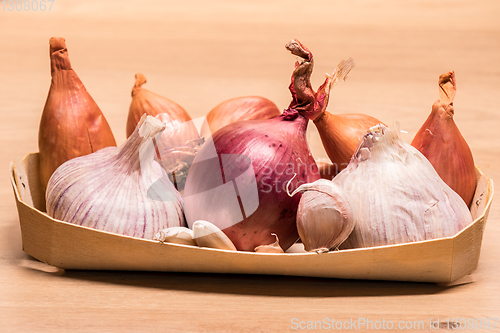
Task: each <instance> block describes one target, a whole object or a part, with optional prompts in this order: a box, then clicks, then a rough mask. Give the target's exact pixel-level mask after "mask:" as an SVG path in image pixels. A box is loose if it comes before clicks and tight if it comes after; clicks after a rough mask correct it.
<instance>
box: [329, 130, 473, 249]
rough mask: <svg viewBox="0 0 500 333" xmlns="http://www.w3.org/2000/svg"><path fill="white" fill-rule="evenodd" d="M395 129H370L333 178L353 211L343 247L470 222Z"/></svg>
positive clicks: (440, 232)
mask: <svg viewBox="0 0 500 333" xmlns="http://www.w3.org/2000/svg"><path fill="white" fill-rule="evenodd" d="M398 132H399V131H398V130H395V129H391V128H389V127H386V126H384V125H382V124H379V125H376V126H373V127H372V128H370V130H369V131H368V132H367V134H365V135H364V136H363V138H362V140H361V142H360V144H359V146H358V149H357V150H356V152H355V153H354V155H353V157H352V159H351V161H350V163H349V165H348V166H347V168H346V169H344V170H342V171H341V172H340V173H339V174H338V175H337V176H336V177H335V178H333V182H334V183H336V184H338V185H339V186H340V187H341V188H343V189H344V191H346V192H347V193H348V195H349V197H350V198H351V203H352V205H353V206H354V209H355V211H356V213H355V214H356V215H355V217H356V226H355V227H354V230H353V232H352V233H351V235H350V236H349V238H348V239H347V240H346V241H345V242H344V243H343V244H342V246H341V248H358V247H371V246H379V245H389V244H399V243H407V242H417V241H423V240H429V239H435V238H441V237H449V236H453V235H455V234H456V233H458V232H459V231H460V230H462V229H463V228H465V227H466V226H467V225H469V224H470V223H471V222H472V217H471V214H470V212H469V209H468V208H467V206H466V205H465V203H464V201H463V200H462V199H461V198H460V196H459V195H458V194H457V193H456V192H454V191H453V190H452V189H451V188H450V187H449V186H448V185H446V183H445V182H444V181H443V180H442V179H441V178H440V177H439V175H438V174H437V172H436V171H435V170H434V168H433V167H432V165H431V163H430V162H429V161H428V160H427V159H426V158H425V156H424V155H422V154H421V153H420V152H419V151H418V150H417V149H415V148H414V147H412V146H411V145H410V144H407V143H406V142H404V141H403V140H402V139H401V138H400V137H399V134H398Z"/></svg>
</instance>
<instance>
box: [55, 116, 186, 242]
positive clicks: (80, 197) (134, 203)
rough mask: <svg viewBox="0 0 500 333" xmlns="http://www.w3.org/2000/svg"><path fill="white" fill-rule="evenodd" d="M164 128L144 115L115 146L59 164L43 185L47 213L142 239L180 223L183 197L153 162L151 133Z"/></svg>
mask: <svg viewBox="0 0 500 333" xmlns="http://www.w3.org/2000/svg"><path fill="white" fill-rule="evenodd" d="M164 128H165V125H164V124H163V123H162V122H161V121H160V120H158V119H155V118H154V117H152V116H147V115H143V117H142V118H141V120H140V121H139V123H138V125H137V127H136V129H135V131H134V132H133V133H132V135H130V136H129V137H128V139H127V140H126V141H125V142H124V143H123V144H122V145H121V146H120V147H108V148H104V149H101V150H98V151H96V152H94V153H92V154H89V155H85V156H81V157H77V158H74V159H71V160H69V161H67V162H65V163H64V164H62V165H61V166H60V167H59V168H57V169H56V171H55V172H54V173H53V175H52V177H51V178H50V180H49V183H48V186H47V192H46V202H47V213H48V215H50V216H51V217H53V218H55V219H59V220H62V221H65V222H69V223H74V224H78V225H81V226H85V227H90V228H95V229H99V230H103V231H107V232H112V233H117V234H122V235H126V236H131V237H138V238H145V239H153V238H154V236H155V235H156V234H157V233H158V232H160V231H161V230H163V229H166V228H169V227H179V226H180V227H185V226H186V222H185V220H184V215H183V209H182V206H183V200H182V197H181V195H180V193H179V192H178V191H177V190H176V189H175V187H174V185H173V184H172V182H171V181H170V180H169V179H168V176H167V175H166V173H165V171H164V170H163V168H162V167H161V166H160V164H159V163H158V162H157V160H156V150H155V147H154V144H153V137H155V136H156V135H159V134H160V133H161V131H162V130H163V129H164Z"/></svg>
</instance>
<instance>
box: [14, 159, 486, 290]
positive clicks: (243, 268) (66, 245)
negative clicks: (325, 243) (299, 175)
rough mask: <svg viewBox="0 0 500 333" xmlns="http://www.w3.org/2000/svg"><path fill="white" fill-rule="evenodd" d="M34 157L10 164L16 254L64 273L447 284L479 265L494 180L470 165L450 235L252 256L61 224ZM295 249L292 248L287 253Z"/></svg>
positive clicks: (37, 160) (246, 253)
mask: <svg viewBox="0 0 500 333" xmlns="http://www.w3.org/2000/svg"><path fill="white" fill-rule="evenodd" d="M38 170H39V159H38V153H33V154H29V155H27V156H26V157H24V158H23V159H22V160H19V161H16V162H12V163H11V181H12V186H13V189H14V194H15V199H16V204H17V210H18V213H19V220H20V223H21V234H22V244H23V250H24V251H25V252H26V253H28V254H29V255H31V256H33V257H34V258H36V259H38V260H40V261H42V262H45V263H47V264H49V265H52V266H56V267H59V268H63V269H79V270H134V271H165V272H168V271H169V272H205V273H239V274H272V275H293V276H310V277H323V278H342V279H373V280H397V281H418V282H436V283H450V282H453V281H456V280H457V279H459V278H461V277H464V276H466V275H468V274H470V273H472V272H473V271H474V270H475V269H476V268H477V266H478V262H479V253H480V250H481V242H482V238H483V232H484V227H485V224H486V219H487V217H488V213H489V210H490V206H491V202H492V199H493V182H492V180H490V179H489V178H488V177H486V176H485V175H484V174H482V173H481V171H480V170H479V168H477V172H476V174H477V188H476V193H475V196H474V200H473V205H472V208H471V213H472V217H473V219H474V222H473V223H472V224H471V225H469V226H468V227H467V228H465V229H464V230H462V231H461V232H459V233H458V234H457V235H455V236H454V237H447V238H441V239H435V240H429V241H422V242H415V243H407V244H400V245H389V246H379V247H372V248H362V249H353V250H342V251H330V252H327V253H321V254H317V253H285V254H273V253H253V252H242V251H241V252H239V251H227V250H218V249H210V248H204V247H195V246H189V245H178V244H168V243H164V244H162V243H159V242H157V241H152V240H145V239H139V238H133V237H127V236H121V235H117V234H112V233H108V232H104V231H99V230H95V229H91V228H87V227H82V226H78V225H74V224H71V223H66V222H63V221H59V220H56V219H53V218H51V217H50V216H48V215H47V214H46V213H44V212H43V211H44V210H45V198H44V193H42V191H41V184H40V180H39V174H38ZM294 248H295V246H293V247H292V251H293V249H294Z"/></svg>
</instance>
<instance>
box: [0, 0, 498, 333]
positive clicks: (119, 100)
mask: <svg viewBox="0 0 500 333" xmlns="http://www.w3.org/2000/svg"><path fill="white" fill-rule="evenodd" d="M13 3H14V5H15V4H16V1H14V2H13ZM401 3H402V2H400V1H397V0H389V1H382V0H374V1H361V0H355V1H345V2H340V1H327V0H324V1H309V2H303V1H300V2H299V1H290V0H289V1H279V2H278V1H260V0H254V1H229V0H226V1H221V0H214V1H210V2H203V1H200V0H188V1H182V2H181V1H159V0H154V1H142V2H139V1H118V0H110V1H105V2H104V1H97V0H87V1H79V2H78V4H77V2H76V1H74V2H70V1H69V0H55V1H53V3H52V8H51V10H50V11H48V7H49V6H50V4H51V3H50V2H47V9H46V10H45V11H44V12H42V11H41V10H38V11H33V10H31V11H26V7H24V8H23V9H22V10H20V11H17V10H13V11H9V10H8V9H9V8H10V9H12V7H11V4H10V3H9V2H8V1H7V3H6V5H5V6H6V7H5V9H4V7H2V6H3V2H2V3H0V82H2V85H1V89H0V112H1V115H2V121H1V122H0V128H1V130H0V138H1V141H0V145H1V146H0V147H1V150H0V161H1V163H2V168H1V170H2V172H1V173H0V182H1V186H0V199H1V200H0V205H1V209H0V332H70V331H71V332H287V331H304V330H305V329H306V328H307V324H308V322H311V323H312V322H313V321H321V322H323V325H324V322H325V321H326V322H328V321H329V322H330V323H331V320H332V319H333V320H341V321H343V322H345V321H348V322H350V321H353V323H354V324H355V326H353V327H350V328H351V329H352V330H354V329H355V328H356V329H357V331H372V330H376V326H377V325H378V326H380V325H386V327H388V325H389V324H388V323H389V322H391V323H392V324H393V325H394V327H396V326H397V325H398V324H399V323H400V322H402V323H404V325H406V326H407V328H410V327H411V326H413V327H414V328H415V330H417V329H416V327H415V326H416V325H418V323H419V322H421V323H422V324H424V325H425V327H424V326H421V327H419V328H420V329H419V330H418V331H422V332H426V331H433V330H431V329H430V323H431V321H436V320H439V321H440V323H441V326H440V327H441V329H445V328H446V326H447V325H446V320H451V319H452V318H456V319H458V320H460V319H461V318H463V319H462V325H464V323H465V322H464V320H467V322H468V323H469V320H473V321H474V322H475V323H481V322H483V324H484V323H486V322H488V321H489V322H490V323H491V326H493V323H494V321H495V320H496V319H493V318H500V300H499V294H500V288H499V282H498V279H499V276H500V265H499V261H498V258H499V256H500V251H499V249H500V243H499V242H498V238H500V221H499V219H500V216H499V214H500V208H498V207H499V206H498V205H496V203H495V202H493V205H492V209H491V212H490V215H489V219H488V222H487V224H486V230H485V234H484V238H483V245H482V250H481V258H480V262H479V268H478V269H477V270H476V271H475V272H474V273H473V274H471V275H470V276H469V277H467V278H466V279H464V280H462V281H461V283H459V284H457V285H453V286H442V285H436V284H425V283H406V282H384V281H350V280H335V279H332V280H329V279H313V278H298V277H279V276H232V275H213V274H186V273H142V272H129V273H123V272H94V271H89V272H85V271H83V272H82V271H61V270H58V269H56V268H54V267H51V266H47V265H45V264H42V263H39V262H36V261H34V260H32V259H30V258H29V257H28V256H27V255H26V254H25V253H23V251H22V245H21V234H20V228H19V220H18V216H17V211H16V207H15V203H14V197H13V192H12V188H11V185H10V181H9V172H8V170H9V163H10V161H13V160H15V159H17V158H21V157H23V156H24V155H25V154H27V153H30V152H35V151H37V150H38V146H37V135H38V134H37V133H38V122H39V120H40V115H41V112H42V109H43V105H44V102H45V99H46V97H47V91H48V88H49V84H50V69H49V68H50V67H49V52H48V40H49V38H50V37H51V36H62V37H64V38H66V42H67V46H68V50H69V55H70V58H71V61H72V65H73V68H74V69H75V71H76V72H77V73H78V75H79V76H80V78H81V79H82V81H83V82H84V84H85V85H86V87H87V89H88V91H89V92H90V93H91V95H92V96H93V97H94V99H95V100H96V102H97V103H98V105H99V106H100V107H101V109H102V111H103V113H104V114H105V116H106V117H107V119H108V121H109V123H110V124H111V127H112V130H113V131H114V134H115V137H116V138H117V141H118V142H119V143H121V142H123V141H124V139H125V122H126V116H127V112H128V106H129V103H130V91H131V88H132V86H133V83H134V74H135V73H137V72H142V73H143V74H144V75H146V77H147V78H148V83H147V84H146V85H145V86H144V87H145V88H147V89H150V90H152V91H155V92H157V93H159V94H162V95H164V96H166V97H168V98H170V99H173V100H175V101H177V102H178V103H179V104H181V105H182V106H184V108H185V109H186V110H188V112H189V113H190V114H191V116H192V117H193V118H196V117H202V116H204V115H205V114H206V113H207V112H208V111H209V110H210V109H211V108H212V107H213V106H215V105H216V104H218V103H219V102H221V101H223V100H225V99H228V98H231V97H236V96H244V95H262V96H265V97H267V98H269V99H271V100H273V101H274V102H275V103H276V104H277V105H278V106H279V107H280V108H281V109H284V108H286V107H287V106H288V103H289V101H290V95H289V92H288V84H289V79H290V75H291V72H292V70H293V65H294V61H295V57H294V56H292V55H290V54H289V53H288V51H286V50H285V48H284V45H285V44H286V43H287V42H288V41H289V40H290V39H291V38H298V39H299V40H300V41H302V42H303V43H304V44H305V45H306V46H308V47H309V48H310V49H311V50H312V52H313V53H314V56H315V70H314V73H313V78H312V81H313V86H314V87H318V85H319V83H320V82H322V80H323V78H324V73H327V72H330V73H331V72H332V71H333V69H334V68H335V66H336V65H337V63H338V62H339V61H340V60H342V59H345V58H348V57H353V58H354V59H355V61H356V62H357V66H356V68H355V69H354V70H353V71H352V72H351V75H350V76H349V79H348V80H347V81H346V82H344V83H341V84H339V85H338V86H336V87H335V88H334V90H333V91H332V97H331V101H330V106H329V110H330V111H331V112H336V113H347V112H362V113H368V114H370V115H372V116H375V117H377V118H379V119H381V120H383V121H384V122H386V123H388V124H393V123H395V122H396V121H398V122H399V123H400V125H401V128H402V129H403V130H405V131H407V132H408V133H407V134H403V138H404V139H405V140H406V141H407V142H409V141H411V139H412V137H413V135H414V134H415V133H416V131H417V130H418V128H419V127H420V126H421V124H422V123H423V121H424V120H425V118H426V117H427V115H428V113H429V112H430V108H431V105H432V103H433V102H434V101H435V100H436V99H437V98H438V89H437V79H438V76H439V75H440V74H442V73H445V72H447V71H450V70H454V71H455V73H456V77H457V87H458V92H457V96H456V99H455V121H456V123H457V124H458V126H459V128H460V130H461V132H462V134H463V135H464V137H465V138H466V139H467V141H468V143H469V145H470V147H471V149H472V151H473V154H474V158H475V161H476V164H477V165H478V166H480V168H481V169H482V171H483V172H484V173H485V174H486V175H488V176H489V177H490V178H492V179H493V180H496V179H500V177H499V176H500V167H499V166H498V164H499V162H500V141H499V140H497V139H496V138H495V135H496V133H497V132H498V129H499V128H500V107H499V93H500V65H499V63H500V24H499V20H498V15H499V14H500V2H498V1H496V0H490V1H466V0H462V1H451V0H446V1H416V0H415V1H413V0H412V1H405V2H404V5H402V4H401ZM28 9H29V8H28ZM308 137H309V140H310V146H311V150H312V152H313V154H314V155H315V156H316V157H318V158H319V157H325V156H326V155H325V153H324V151H323V149H322V147H321V144H320V141H319V140H318V136H317V133H316V132H315V128H314V126H312V125H311V126H309V134H308ZM470 318H472V319H470ZM363 321H364V322H366V324H362V323H363ZM370 322H372V324H370ZM356 324H357V326H356ZM369 325H372V326H373V327H372V328H373V329H371V327H370V326H369ZM301 327H302V328H301ZM380 327H382V326H380ZM470 327H471V326H469V327H467V328H470ZM325 328H326V326H323V330H324V329H325ZM462 328H466V327H465V326H462ZM495 330H496V331H500V320H499V321H498V322H496V326H495V329H493V327H491V328H490V329H488V330H487V329H483V331H485V332H486V331H488V332H489V331H495ZM307 331H314V330H313V329H308V330H307ZM378 331H384V330H383V329H382V328H381V329H379V330H378ZM407 331H410V329H408V330H407ZM469 331H480V330H469Z"/></svg>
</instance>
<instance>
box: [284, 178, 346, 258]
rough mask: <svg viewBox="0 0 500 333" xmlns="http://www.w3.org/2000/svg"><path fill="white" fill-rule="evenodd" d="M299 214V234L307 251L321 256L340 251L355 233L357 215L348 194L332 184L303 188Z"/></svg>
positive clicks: (317, 183) (326, 182) (325, 181)
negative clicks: (338, 249) (337, 249)
mask: <svg viewBox="0 0 500 333" xmlns="http://www.w3.org/2000/svg"><path fill="white" fill-rule="evenodd" d="M298 192H302V196H301V198H300V202H299V208H298V210H297V230H298V232H299V236H300V239H301V240H302V243H304V248H305V250H306V251H315V252H318V253H321V252H328V251H330V250H331V249H335V248H337V247H338V246H339V245H340V244H342V242H343V241H345V240H346V239H347V237H348V236H349V234H350V233H351V232H352V230H353V228H354V225H355V220H354V212H353V209H352V206H351V203H350V199H349V197H348V196H347V194H346V193H345V192H344V190H342V189H341V188H340V187H339V186H338V185H337V184H335V183H334V182H333V181H331V180H326V179H318V180H316V181H314V182H312V183H308V184H302V185H301V186H299V187H298V188H297V189H296V190H295V191H293V193H292V194H290V195H292V196H293V195H295V194H296V193H298Z"/></svg>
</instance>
